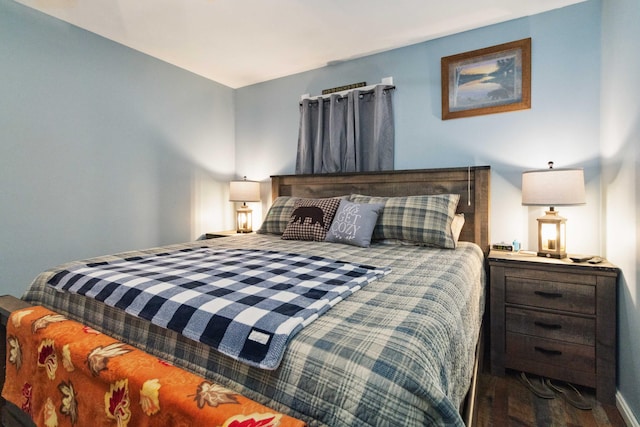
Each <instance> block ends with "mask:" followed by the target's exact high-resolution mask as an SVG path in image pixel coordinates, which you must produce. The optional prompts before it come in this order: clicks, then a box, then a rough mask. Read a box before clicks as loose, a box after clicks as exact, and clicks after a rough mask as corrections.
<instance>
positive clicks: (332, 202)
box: [282, 198, 340, 242]
mask: <svg viewBox="0 0 640 427" xmlns="http://www.w3.org/2000/svg"><path fill="white" fill-rule="evenodd" d="M339 205H340V199H339V198H331V199H298V200H296V201H295V203H294V209H293V212H292V213H291V218H290V219H289V223H288V224H287V228H286V229H285V230H284V233H282V238H283V239H284V240H316V241H320V242H321V241H323V240H324V239H325V237H326V236H327V230H329V227H331V221H333V217H334V216H335V214H336V210H337V209H338V206H339Z"/></svg>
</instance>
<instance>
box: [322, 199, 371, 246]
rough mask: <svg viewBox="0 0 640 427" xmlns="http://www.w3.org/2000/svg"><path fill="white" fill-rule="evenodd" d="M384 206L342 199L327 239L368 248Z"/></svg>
mask: <svg viewBox="0 0 640 427" xmlns="http://www.w3.org/2000/svg"><path fill="white" fill-rule="evenodd" d="M383 207H384V205H383V204H382V203H353V202H349V201H347V200H342V201H340V206H339V207H338V210H337V212H336V215H335V216H334V217H333V223H331V228H329V231H328V232H327V237H326V239H325V240H326V241H327V242H334V243H345V244H347V245H354V246H360V247H362V248H368V247H369V245H370V244H371V234H372V233H373V228H374V227H375V226H376V222H377V221H378V215H379V214H380V212H381V211H382V208H383Z"/></svg>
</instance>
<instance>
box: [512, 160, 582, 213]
mask: <svg viewBox="0 0 640 427" xmlns="http://www.w3.org/2000/svg"><path fill="white" fill-rule="evenodd" d="M585 200H586V199H585V191H584V171H583V170H582V169H551V168H550V169H540V170H532V171H526V172H523V173H522V204H523V205H525V206H571V205H583V204H585Z"/></svg>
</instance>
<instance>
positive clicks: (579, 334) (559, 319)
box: [506, 307, 596, 346]
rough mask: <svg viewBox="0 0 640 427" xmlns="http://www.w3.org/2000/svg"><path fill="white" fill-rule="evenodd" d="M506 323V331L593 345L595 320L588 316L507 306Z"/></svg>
mask: <svg viewBox="0 0 640 427" xmlns="http://www.w3.org/2000/svg"><path fill="white" fill-rule="evenodd" d="M506 324H507V325H506V328H507V331H508V332H515V333H520V334H525V335H533V336H537V337H542V338H549V339H553V340H558V341H566V342H570V343H574V344H583V345H590V346H593V345H595V336H596V322H595V320H594V319H590V318H584V317H576V316H569V315H563V314H552V313H545V312H540V311H535V310H526V309H520V308H515V307H507V308H506Z"/></svg>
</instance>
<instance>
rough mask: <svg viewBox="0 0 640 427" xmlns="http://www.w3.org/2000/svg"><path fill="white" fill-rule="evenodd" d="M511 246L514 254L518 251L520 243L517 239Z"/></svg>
mask: <svg viewBox="0 0 640 427" xmlns="http://www.w3.org/2000/svg"><path fill="white" fill-rule="evenodd" d="M512 245H513V251H514V252H518V251H520V242H519V241H518V240H517V239H516V240H514V241H513V243H512Z"/></svg>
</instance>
